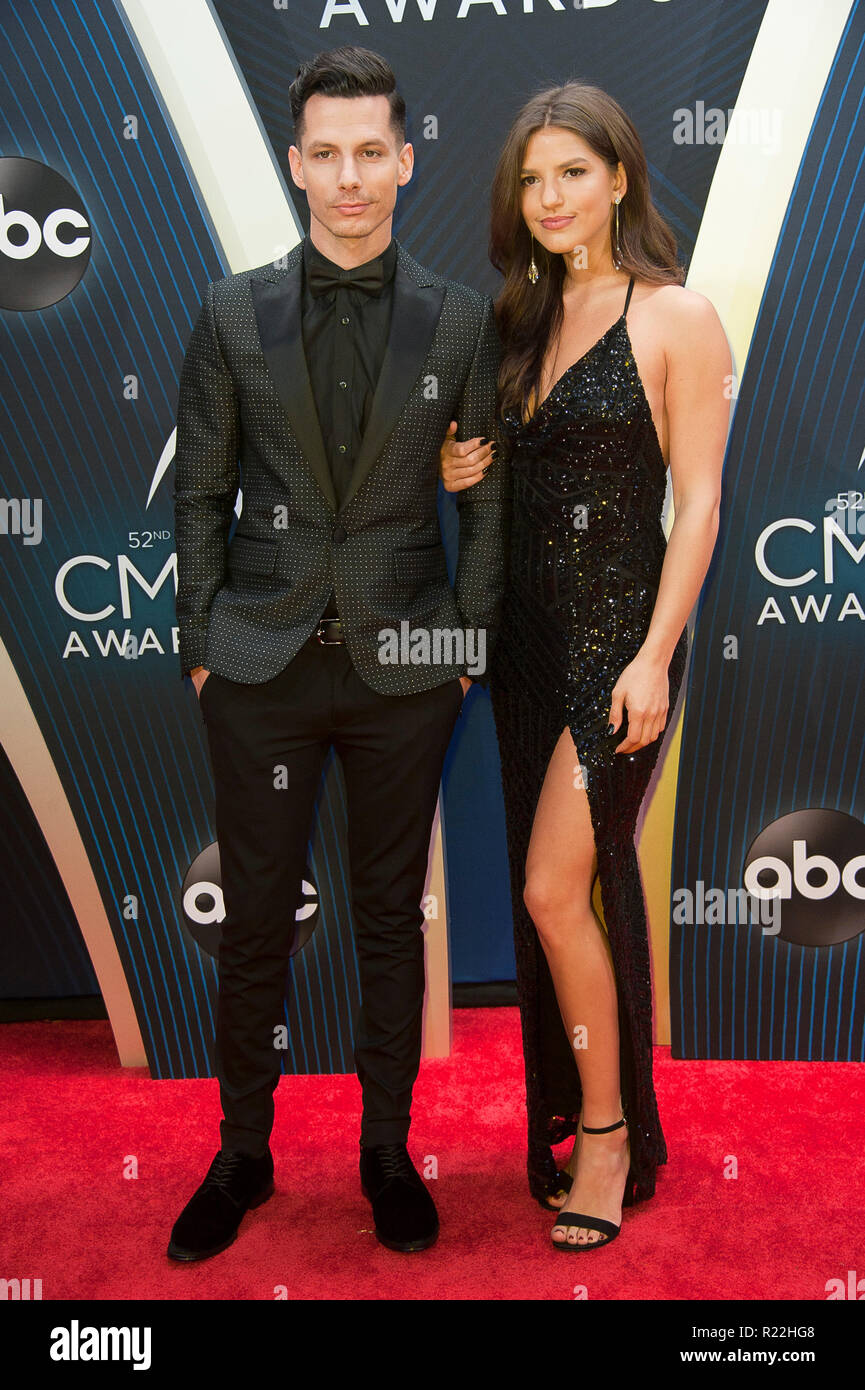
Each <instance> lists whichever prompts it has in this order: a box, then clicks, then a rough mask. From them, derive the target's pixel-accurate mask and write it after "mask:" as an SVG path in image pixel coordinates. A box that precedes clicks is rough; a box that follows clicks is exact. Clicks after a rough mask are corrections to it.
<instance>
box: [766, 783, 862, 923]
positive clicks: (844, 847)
mask: <svg viewBox="0 0 865 1390" xmlns="http://www.w3.org/2000/svg"><path fill="white" fill-rule="evenodd" d="M743 882H744V885H745V887H746V888H747V890H748V892H749V893H753V894H754V895H755V897H758V898H773V897H777V898H779V899H780V901H781V910H780V913H779V916H780V923H781V925H780V930H779V932H778V935H779V936H780V937H782V938H783V939H784V940H785V941H795V942H797V943H798V944H799V945H800V946H834V945H836V944H837V943H838V942H841V941H849V940H850V938H851V937H854V936H858V935H859V934H860V933H861V932H862V931H865V824H863V823H862V821H860V820H856V818H855V816H848V815H847V813H846V812H845V811H828V810H825V809H822V808H821V809H814V810H807V811H793V812H792V813H791V814H790V815H788V816H782V817H781V819H780V820H776V821H773V822H772V824H771V825H768V826H767V827H766V829H765V830H761V831H760V834H759V835H758V836H757V838H756V840H754V842H753V844H752V845H751V846H750V848H749V850H748V853H747V855H746V857H745V873H744V879H743Z"/></svg>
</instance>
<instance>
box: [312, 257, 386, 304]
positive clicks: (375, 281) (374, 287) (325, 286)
mask: <svg viewBox="0 0 865 1390" xmlns="http://www.w3.org/2000/svg"><path fill="white" fill-rule="evenodd" d="M308 283H309V288H310V291H311V293H312V294H313V295H315V296H316V297H317V296H318V295H320V294H327V293H328V291H329V290H337V289H344V290H363V291H364V292H365V293H366V294H378V292H379V291H380V290H381V287H382V285H383V284H384V271H383V269H382V264H381V260H380V259H378V260H375V261H371V262H370V263H369V265H359V266H357V267H356V268H355V269H354V270H340V269H339V267H338V266H334V268H333V269H331V267H330V266H329V265H323V264H322V262H321V261H313V262H312V264H311V265H310V266H309V269H308Z"/></svg>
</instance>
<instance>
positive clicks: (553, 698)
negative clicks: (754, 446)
mask: <svg viewBox="0 0 865 1390" xmlns="http://www.w3.org/2000/svg"><path fill="white" fill-rule="evenodd" d="M633 284H634V282H633V277H631V280H630V283H629V285H628V291H627V295H626V298H625V305H624V310H623V312H622V314H621V316H620V317H619V318H618V319H617V320H616V322H615V323H614V324H613V325H612V326H611V327H610V328H609V329H608V330H607V332H606V333H605V334H604V335H603V336H602V337H601V338H599V339H598V341H597V342H596V343H595V344H594V346H593V347H591V348H590V349H589V350H588V352H586V353H584V354H583V356H582V357H581V358H580V359H579V360H578V361H577V362H575V363H572V365H571V366H570V367H569V368H568V369H567V370H566V371H565V372H564V373H563V375H562V376H561V377H560V378H559V379H558V381H557V382H556V383H555V385H554V386H553V388H552V390H551V391H550V392H549V394H548V395H547V396H546V397H545V398H544V400H543V401H542V402H541V403H540V405H539V406H538V407H537V408H536V410H535V412H534V414H533V415H532V417H531V419H530V420H529V421H528V422H527V423H526V422H523V421H522V420H521V419H520V417H519V414H518V413H517V412H516V411H514V410H509V411H506V412H505V415H504V422H505V426H506V429H507V433H508V436H509V441H510V465H511V472H512V478H513V498H512V501H513V507H512V523H511V542H510V574H509V582H508V588H507V592H506V595H505V602H504V612H503V617H502V624H501V627H500V630H499V634H498V638H497V642H496V645H495V648H494V651H493V656H492V664H491V670H490V694H491V698H492V707H493V715H494V721H495V727H496V733H497V738H498V745H499V755H500V761H501V769H502V789H503V796H504V809H505V826H506V833H507V841H508V859H509V865H510V888H511V899H512V905H513V921H514V952H515V960H516V973H517V994H518V1001H519V1011H520V1024H521V1030H522V1043H523V1058H524V1062H525V1072H526V1110H527V1130H528V1133H527V1172H528V1181H529V1190H530V1192H531V1195H532V1196H533V1197H536V1198H538V1199H539V1200H543V1199H544V1198H545V1197H548V1196H550V1195H551V1194H552V1193H553V1192H554V1191H555V1190H556V1187H557V1186H558V1183H557V1172H558V1166H557V1164H556V1161H555V1158H554V1156H553V1152H552V1147H553V1146H554V1145H557V1144H560V1143H561V1142H562V1141H563V1140H564V1139H566V1138H567V1137H568V1136H569V1135H572V1134H575V1133H576V1130H577V1125H578V1121H579V1112H580V1106H581V1096H582V1093H581V1086H580V1077H579V1071H578V1068H577V1063H576V1058H575V1056H574V1052H573V1048H572V1045H571V1040H570V1038H569V1037H568V1036H567V1034H566V1032H565V1028H564V1025H563V1023H562V1017H561V1013H560V1011H559V1005H558V1001H557V998H556V993H555V988H554V986H553V981H552V977H551V975H550V970H549V966H548V964H547V960H546V956H545V954H544V950H543V947H542V945H541V942H540V939H539V937H538V933H537V929H536V927H535V925H534V922H533V921H532V919H531V917H530V916H529V913H528V910H527V908H526V906H525V903H524V900H523V889H524V884H525V866H526V858H527V854H528V848H529V841H530V839H531V832H532V827H533V822H534V816H535V811H536V808H537V804H538V800H539V797H540V793H541V789H542V786H543V782H544V777H545V775H546V770H547V767H548V765H549V761H550V758H551V757H552V754H553V751H554V749H555V747H556V744H557V742H558V739H559V737H560V736H561V734H562V732H563V730H564V729H565V728H566V727H567V728H569V729H570V732H571V737H572V739H573V742H574V748H575V750H576V752H577V757H578V767H577V766H575V776H576V775H578V774H579V776H580V779H581V780H580V783H578V785H582V786H584V787H585V790H586V795H587V799H588V805H589V811H590V815H591V821H592V830H593V834H594V843H595V853H596V855H597V865H598V867H597V877H598V881H599V887H600V895H601V904H602V907H603V915H604V924H605V927H606V932H607V937H608V940H609V945H610V953H611V957H612V963H613V971H614V975H615V981H616V996H617V1013H618V1022H619V1068H620V1078H621V1093H622V1104H623V1111H624V1115H625V1118H626V1120H627V1121H628V1138H629V1143H630V1157H631V1170H632V1174H633V1184H632V1189H631V1192H630V1193H627V1192H626V1201H627V1202H630V1201H641V1200H643V1199H645V1198H648V1197H651V1196H652V1195H653V1193H654V1191H655V1177H656V1170H657V1168H658V1167H659V1166H660V1165H661V1164H663V1163H665V1162H666V1160H667V1149H666V1144H665V1140H664V1134H663V1130H662V1128H661V1121H660V1117H659V1114H658V1106H657V1101H656V1097H655V1091H654V1084H653V1076H652V982H651V967H650V956H649V941H648V923H647V919H646V910H645V900H644V897H643V887H642V881H641V877H640V870H639V863H638V859H637V853H636V848H635V844H634V836H635V833H636V826H637V817H638V814H639V810H640V806H641V803H642V801H643V798H644V796H645V792H646V789H647V787H648V784H649V780H650V778H651V775H652V772H653V770H654V767H655V764H656V762H657V759H658V755H659V753H660V749H661V745H662V743H663V741H664V739H665V737H666V731H662V733H661V734H660V736H659V737H658V738H657V739H655V740H654V741H653V742H652V743H649V744H647V745H646V746H645V747H643V748H640V749H638V750H637V751H636V752H634V753H630V754H628V753H616V752H614V749H615V747H616V745H617V744H618V743H620V742H622V740H623V739H624V737H625V734H626V730H627V710H625V711H624V715H623V719H622V722H621V724H620V726H619V728H618V730H617V731H616V732H615V734H613V735H608V734H607V732H606V729H607V724H608V722H609V718H608V715H609V708H610V698H611V695H612V690H613V686H614V685H615V684H616V682H617V680H618V678H619V676H620V675H621V673H622V671H623V670H624V668H625V666H627V665H628V663H629V662H630V661H632V660H633V658H634V657H635V656H636V655H637V653H638V651H639V649H640V647H641V645H642V643H643V641H644V639H645V636H646V632H647V630H648V627H649V623H650V621H651V617H652V610H653V607H654V602H655V597H656V595H657V590H658V584H659V582H660V574H661V567H662V565H663V560H664V553H665V551H666V538H665V536H664V530H663V526H662V521H661V517H662V512H663V504H664V497H665V494H666V472H667V470H666V464H665V462H664V457H663V453H662V451H661V446H660V443H659V441H658V437H657V433H656V430H655V426H654V422H653V420H652V414H651V409H650V407H649V403H648V399H647V397H646V393H645V390H644V388H643V384H642V380H641V378H640V375H639V372H638V370H637V365H636V362H635V359H634V355H633V350H632V346H631V341H630V336H629V334H628V329H627V309H628V304H629V302H630V298H631V292H632V290H633ZM687 652H688V635H687V630H685V631H683V632H682V634H681V636H680V638H679V641H678V643H677V644H676V647H675V650H674V653H673V656H672V658H671V660H670V663H669V667H668V677H669V713H668V717H667V728H669V724H670V719H671V717H672V714H673V710H674V707H675V705H676V701H677V698H678V695H679V690H680V687H681V682H682V678H683V676H684V671H685V665H686V660H687Z"/></svg>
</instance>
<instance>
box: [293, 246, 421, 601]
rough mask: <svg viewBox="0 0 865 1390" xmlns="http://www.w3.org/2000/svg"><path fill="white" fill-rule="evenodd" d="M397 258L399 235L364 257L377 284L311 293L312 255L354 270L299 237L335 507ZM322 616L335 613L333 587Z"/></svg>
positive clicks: (361, 425)
mask: <svg viewBox="0 0 865 1390" xmlns="http://www.w3.org/2000/svg"><path fill="white" fill-rule="evenodd" d="M396 260H397V248H396V242H395V241H394V240H393V239H391V242H390V245H389V246H387V247H386V248H385V250H384V251H383V252H382V253H381V255H380V256H376V257H375V258H374V260H372V261H366V262H364V268H368V267H370V266H373V265H375V264H376V263H378V262H380V263H381V270H382V275H383V284H382V287H381V289H380V290H376V291H369V290H365V289H357V288H352V289H347V288H344V287H343V286H340V285H339V284H337V285H336V286H334V288H333V289H327V290H326V291H325V292H324V293H318V294H313V292H312V290H311V288H310V284H309V277H308V271H309V268H310V267H311V266H313V265H314V264H315V263H316V262H317V263H318V264H319V265H320V266H322V267H326V268H327V269H329V270H330V271H331V273H333V274H335V275H337V276H338V278H339V279H344V280H348V279H350V278H351V276H352V275H353V274H354V271H353V270H343V269H342V268H341V267H340V266H337V265H336V264H335V263H334V262H333V261H331V260H329V259H328V257H327V256H324V255H322V253H321V251H319V250H318V249H317V248H316V247H315V246H314V245H313V243H312V241H311V240H310V238H309V237H308V236H307V237H306V238H305V240H304V243H303V297H302V310H301V319H302V331H303V346H304V351H305V353H306V361H307V367H308V369H309V379H310V383H311V385H312V394H313V398H314V400H315V406H316V410H317V412H318V419H319V424H320V426H321V435H322V439H323V440H324V447H325V450H326V452H327V458H328V462H329V464H330V473H331V477H332V478H333V486H334V491H335V492H336V499H337V505H338V506H341V505H342V502H343V498H344V497H345V495H346V493H347V492H348V487H349V483H350V482H351V475H352V472H353V470H354V465H355V462H356V460H357V455H358V451H359V449H360V443H361V440H362V438H363V434H364V430H365V429H366V425H367V421H368V419H369V412H370V407H371V405H372V398H373V395H374V394H375V388H376V383H377V381H378V378H379V373H380V371H381V365H382V362H383V360H384V352H385V346H386V344H387V338H388V332H389V330H390V318H391V312H392V309H393V277H394V271H395V270H396ZM358 269H359V267H358ZM322 616H323V617H328V618H329V617H336V616H338V610H337V607H336V596H335V594H334V593H333V591H331V595H330V598H329V600H328V603H327V607H326V608H325V610H324V613H323V614H322Z"/></svg>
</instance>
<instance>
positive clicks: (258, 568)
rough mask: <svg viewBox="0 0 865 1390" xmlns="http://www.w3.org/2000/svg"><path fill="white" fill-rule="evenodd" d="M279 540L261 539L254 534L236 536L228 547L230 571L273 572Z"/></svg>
mask: <svg viewBox="0 0 865 1390" xmlns="http://www.w3.org/2000/svg"><path fill="white" fill-rule="evenodd" d="M278 551H279V541H260V540H256V539H255V538H254V537H252V536H235V537H234V540H233V541H232V542H231V545H230V546H229V547H228V572H229V574H234V573H235V571H237V572H239V573H240V574H273V571H274V569H275V567H276V556H277V553H278Z"/></svg>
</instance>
